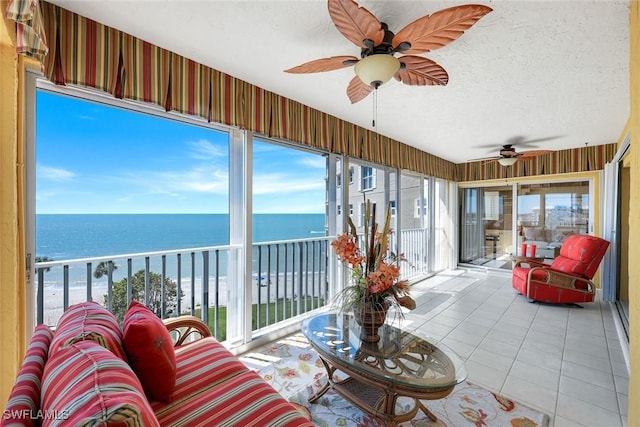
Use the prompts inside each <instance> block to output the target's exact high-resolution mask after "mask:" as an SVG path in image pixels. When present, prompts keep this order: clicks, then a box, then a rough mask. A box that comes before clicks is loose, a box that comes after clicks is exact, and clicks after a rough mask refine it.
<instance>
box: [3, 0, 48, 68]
mask: <svg viewBox="0 0 640 427" xmlns="http://www.w3.org/2000/svg"><path fill="white" fill-rule="evenodd" d="M5 16H6V17H7V19H11V20H12V21H14V22H15V23H16V51H17V52H18V53H20V54H23V55H27V56H30V57H33V58H35V59H37V60H38V61H40V62H41V63H42V62H43V61H44V58H45V56H46V55H47V53H48V51H49V47H48V46H47V37H46V34H47V33H46V31H45V29H44V25H43V23H42V12H41V10H40V4H39V2H38V0H9V1H8V3H7V9H6V14H5Z"/></svg>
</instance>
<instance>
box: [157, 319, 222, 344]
mask: <svg viewBox="0 0 640 427" xmlns="http://www.w3.org/2000/svg"><path fill="white" fill-rule="evenodd" d="M163 322H164V325H165V326H166V327H167V329H168V330H169V335H171V339H173V346H174V347H179V346H181V345H183V344H185V343H186V342H190V341H195V340H198V339H200V338H205V337H211V336H213V335H211V331H210V330H209V327H208V326H207V324H206V323H204V322H203V321H202V320H200V319H199V318H197V317H195V316H187V315H185V316H178V317H171V318H169V319H164V320H163Z"/></svg>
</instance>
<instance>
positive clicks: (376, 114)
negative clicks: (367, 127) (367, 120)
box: [371, 89, 378, 129]
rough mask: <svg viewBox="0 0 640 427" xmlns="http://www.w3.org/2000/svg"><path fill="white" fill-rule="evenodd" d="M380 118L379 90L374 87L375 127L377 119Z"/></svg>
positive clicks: (373, 123)
mask: <svg viewBox="0 0 640 427" xmlns="http://www.w3.org/2000/svg"><path fill="white" fill-rule="evenodd" d="M377 120H378V90H377V89H374V91H373V122H372V123H371V124H372V125H373V128H374V129H375V127H376V121H377Z"/></svg>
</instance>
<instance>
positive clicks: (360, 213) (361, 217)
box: [358, 203, 367, 227]
mask: <svg viewBox="0 0 640 427" xmlns="http://www.w3.org/2000/svg"><path fill="white" fill-rule="evenodd" d="M366 209H367V207H366V205H365V204H364V203H360V208H359V209H358V227H364V226H365V223H364V213H365V211H366Z"/></svg>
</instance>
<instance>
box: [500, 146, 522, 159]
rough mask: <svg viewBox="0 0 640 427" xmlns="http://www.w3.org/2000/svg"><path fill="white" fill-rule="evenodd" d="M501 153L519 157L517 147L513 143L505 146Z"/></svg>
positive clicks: (505, 155) (503, 155) (504, 155)
mask: <svg viewBox="0 0 640 427" xmlns="http://www.w3.org/2000/svg"><path fill="white" fill-rule="evenodd" d="M500 155H501V156H502V157H518V153H516V150H515V148H513V147H512V146H511V145H505V146H503V147H502V149H501V150H500Z"/></svg>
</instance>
